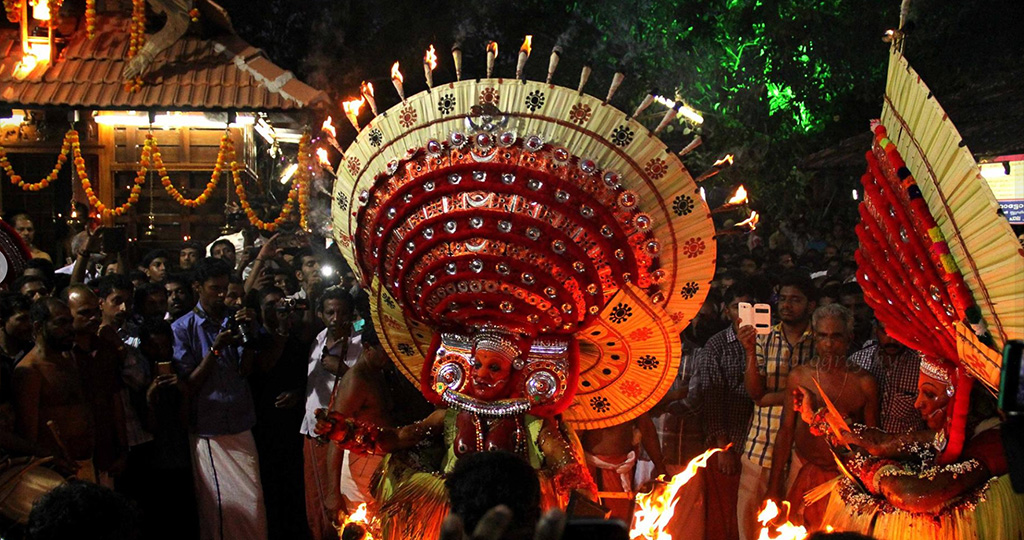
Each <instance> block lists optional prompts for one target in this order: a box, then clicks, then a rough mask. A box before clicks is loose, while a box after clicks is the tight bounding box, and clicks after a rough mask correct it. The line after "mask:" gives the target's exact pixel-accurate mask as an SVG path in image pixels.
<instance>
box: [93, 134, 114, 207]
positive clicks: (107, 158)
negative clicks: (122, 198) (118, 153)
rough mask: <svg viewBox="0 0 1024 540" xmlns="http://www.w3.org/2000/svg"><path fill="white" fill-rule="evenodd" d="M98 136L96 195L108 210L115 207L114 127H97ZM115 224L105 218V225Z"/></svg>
mask: <svg viewBox="0 0 1024 540" xmlns="http://www.w3.org/2000/svg"><path fill="white" fill-rule="evenodd" d="M96 127H97V128H98V129H97V134H98V137H99V141H98V143H99V148H98V149H97V152H96V156H97V158H98V159H99V166H98V168H99V171H98V172H97V176H98V177H99V178H98V180H99V185H98V186H97V187H98V188H99V193H97V194H96V195H97V196H98V197H99V199H100V201H101V202H102V203H103V204H105V205H106V206H107V208H113V207H114V173H113V171H112V170H111V167H110V165H111V162H112V161H113V159H114V127H113V126H108V125H103V124H99V125H97V126H96ZM113 222H114V220H113V218H110V217H107V218H103V225H107V226H109V225H112V224H113Z"/></svg>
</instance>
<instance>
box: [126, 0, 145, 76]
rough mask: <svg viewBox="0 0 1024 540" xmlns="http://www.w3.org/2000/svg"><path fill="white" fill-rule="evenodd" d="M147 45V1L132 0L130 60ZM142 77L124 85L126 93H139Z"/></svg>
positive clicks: (129, 40)
mask: <svg viewBox="0 0 1024 540" xmlns="http://www.w3.org/2000/svg"><path fill="white" fill-rule="evenodd" d="M145 43H146V0H132V23H131V36H130V37H129V39H128V58H135V56H136V55H137V54H139V51H141V50H142V46H143V45H145ZM141 88H142V77H135V78H134V79H132V80H131V81H128V82H126V83H124V90H125V92H138V91H139V90H140V89H141Z"/></svg>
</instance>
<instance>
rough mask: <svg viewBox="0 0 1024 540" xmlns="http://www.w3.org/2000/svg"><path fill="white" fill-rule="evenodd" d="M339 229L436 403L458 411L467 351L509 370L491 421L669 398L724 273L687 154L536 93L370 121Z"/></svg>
mask: <svg viewBox="0 0 1024 540" xmlns="http://www.w3.org/2000/svg"><path fill="white" fill-rule="evenodd" d="M616 86H617V85H616ZM610 97H611V96H610V95H609V98H610ZM333 216H334V224H333V225H334V231H335V238H336V240H337V242H338V243H339V244H340V245H341V247H342V248H349V249H347V250H346V249H343V250H342V251H343V252H346V256H347V257H349V262H350V264H351V266H352V268H354V269H356V272H357V273H359V274H360V275H361V277H362V280H363V282H364V283H366V284H368V285H369V287H370V291H371V304H372V305H373V308H374V312H375V319H376V320H375V323H376V324H377V327H378V330H379V334H380V335H381V337H382V342H383V344H384V346H385V348H386V350H387V351H388V352H389V354H390V355H391V357H392V358H393V359H394V360H395V361H396V363H397V365H399V366H400V368H401V369H402V371H403V372H404V373H405V375H406V376H407V377H408V378H409V379H410V380H413V381H416V382H419V383H421V388H422V389H423V390H424V393H425V394H426V395H427V396H428V397H431V398H433V399H435V401H446V402H448V403H450V404H453V403H456V402H458V400H464V398H466V396H464V395H463V394H462V393H461V390H462V388H463V386H464V385H465V383H466V379H467V373H468V369H469V367H470V366H471V356H472V351H473V347H481V346H486V347H492V348H494V349H495V350H499V351H505V352H506V353H507V354H508V355H509V356H510V357H511V358H513V359H515V364H514V365H515V367H516V368H517V369H515V375H514V380H513V386H514V387H515V388H516V391H515V392H514V395H513V396H512V397H510V403H508V404H503V405H502V408H500V410H499V411H497V412H494V411H492V412H494V413H495V414H497V413H498V412H503V413H508V411H514V412H521V411H524V410H530V411H532V412H533V413H537V414H552V413H557V412H561V411H563V410H564V413H565V418H566V420H567V421H569V422H570V423H573V424H575V425H576V426H577V427H584V428H597V427H603V426H609V425H614V424H617V423H620V422H623V421H627V420H629V419H632V418H634V417H636V416H637V415H639V414H640V413H642V412H644V411H645V410H646V409H647V408H649V407H650V406H651V405H652V404H654V403H656V402H657V400H658V399H659V398H660V397H661V396H662V395H664V393H665V392H666V391H667V390H668V388H669V386H670V385H671V384H672V381H673V379H674V378H675V376H676V371H677V369H678V366H679V361H680V356H681V351H680V342H679V333H680V331H681V330H682V328H683V327H684V326H685V325H686V324H687V323H688V322H689V320H690V319H692V318H693V317H694V315H696V314H697V311H698V310H699V308H700V306H701V304H702V303H703V301H704V298H705V296H706V294H707V287H708V283H709V282H710V281H711V278H712V277H713V275H714V267H715V241H714V229H713V225H712V221H711V219H710V215H709V212H708V209H707V207H706V205H705V203H704V202H703V200H702V199H701V197H700V196H699V193H698V188H697V186H696V184H695V182H694V180H693V179H692V178H691V176H690V174H689V173H688V172H687V170H686V168H685V167H684V166H683V165H682V163H681V162H680V161H679V159H678V157H677V156H676V155H675V154H673V153H671V152H670V151H669V150H668V149H667V148H666V147H665V145H664V144H662V143H661V142H660V141H659V140H658V138H657V137H656V136H654V135H653V134H652V132H651V131H650V130H648V129H647V128H646V127H644V126H643V125H641V124H640V123H638V122H637V121H636V120H635V119H633V118H632V117H630V115H628V114H625V113H623V112H622V111H620V110H618V109H616V108H615V107H614V106H612V105H610V104H609V103H608V100H601V99H598V98H595V97H592V96H589V95H586V94H584V93H583V92H582V91H580V90H576V89H570V88H563V87H560V86H555V85H552V84H545V83H540V82H532V81H523V80H514V79H491V78H489V79H482V80H466V81H461V82H454V83H448V84H443V85H439V86H436V87H433V88H432V89H430V90H427V91H424V92H421V93H419V94H417V95H415V96H412V97H410V98H409V99H407V100H403V102H402V103H400V104H398V105H396V106H394V107H392V108H391V109H390V110H388V111H387V112H384V113H382V114H380V115H378V116H376V117H375V118H373V120H372V121H371V122H370V123H369V124H368V125H366V126H365V127H363V128H362V129H361V131H360V133H359V135H358V137H357V138H356V140H355V142H354V143H353V144H352V145H351V146H350V147H349V148H348V149H347V150H346V151H345V156H344V160H343V162H342V165H341V167H339V174H338V181H337V182H336V184H335V188H334V204H333ZM478 335H479V336H482V337H474V336H478ZM460 403H461V405H460V406H464V407H470V406H474V407H482V406H484V405H483V404H470V403H468V402H465V403H462V402H460Z"/></svg>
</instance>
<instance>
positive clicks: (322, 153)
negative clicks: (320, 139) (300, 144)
mask: <svg viewBox="0 0 1024 540" xmlns="http://www.w3.org/2000/svg"><path fill="white" fill-rule="evenodd" d="M316 158H317V160H319V161H320V165H321V166H323V167H327V168H330V167H331V160H330V159H329V158H328V157H327V149H326V148H317V149H316Z"/></svg>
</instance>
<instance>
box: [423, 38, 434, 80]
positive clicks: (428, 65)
mask: <svg viewBox="0 0 1024 540" xmlns="http://www.w3.org/2000/svg"><path fill="white" fill-rule="evenodd" d="M436 67H437V53H435V52H434V46H433V45H431V46H430V48H429V49H427V53H426V54H424V55H423V76H424V77H426V78H427V88H428V89H430V88H433V87H434V68H436Z"/></svg>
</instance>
